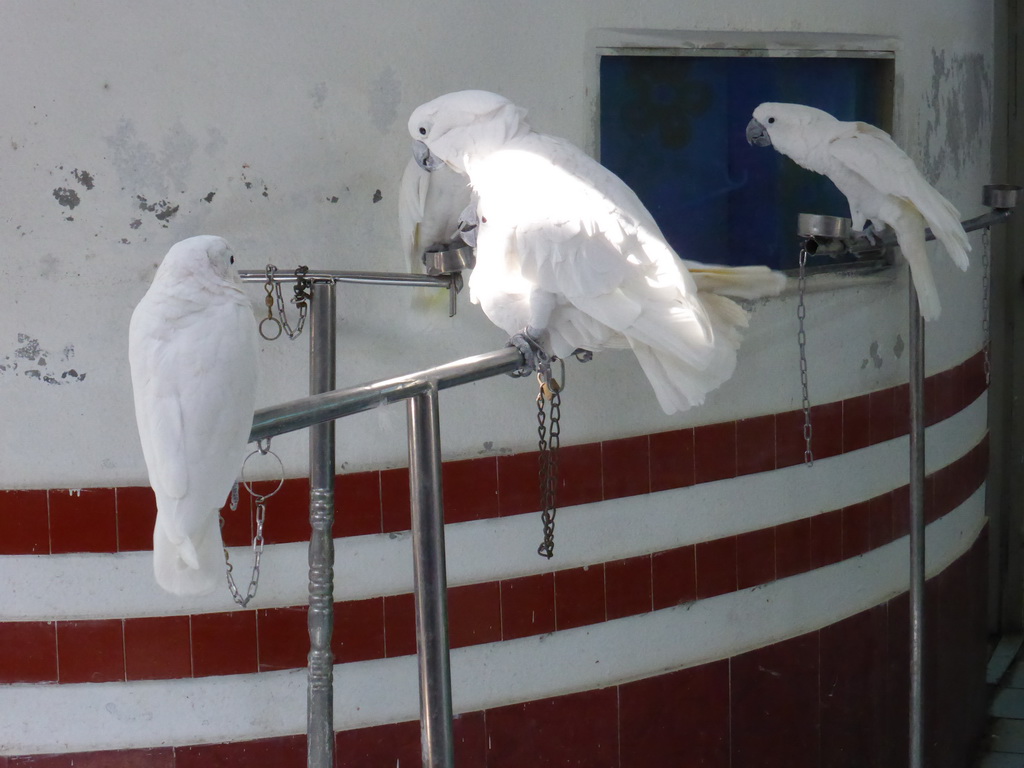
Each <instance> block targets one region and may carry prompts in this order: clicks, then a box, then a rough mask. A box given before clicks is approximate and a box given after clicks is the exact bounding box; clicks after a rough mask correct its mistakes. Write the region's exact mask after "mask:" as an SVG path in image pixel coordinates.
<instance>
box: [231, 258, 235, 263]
mask: <svg viewBox="0 0 1024 768" xmlns="http://www.w3.org/2000/svg"><path fill="white" fill-rule="evenodd" d="M231 263H232V264H234V263H235V257H234V256H232V257H231Z"/></svg>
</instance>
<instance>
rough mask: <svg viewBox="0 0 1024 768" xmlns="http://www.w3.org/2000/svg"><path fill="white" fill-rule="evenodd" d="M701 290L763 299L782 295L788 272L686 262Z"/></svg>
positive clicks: (759, 267)
mask: <svg viewBox="0 0 1024 768" xmlns="http://www.w3.org/2000/svg"><path fill="white" fill-rule="evenodd" d="M684 265H685V266H686V269H687V270H688V271H689V273H690V275H691V276H692V277H693V281H694V282H695V283H696V284H697V290H698V291H700V292H701V293H717V294H719V295H721V296H733V297H735V298H737V299H761V298H764V297H766V296H778V295H779V294H780V293H781V292H782V289H783V288H785V287H786V276H785V275H784V274H782V273H781V272H775V271H773V270H771V269H769V268H768V267H763V266H747V267H725V266H719V265H716V264H701V263H699V262H696V261H687V262H684Z"/></svg>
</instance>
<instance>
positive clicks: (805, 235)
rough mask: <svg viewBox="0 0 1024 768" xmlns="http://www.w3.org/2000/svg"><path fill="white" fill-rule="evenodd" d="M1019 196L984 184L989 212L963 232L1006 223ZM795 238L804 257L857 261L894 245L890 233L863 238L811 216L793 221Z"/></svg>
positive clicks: (848, 227)
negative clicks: (795, 232) (844, 258)
mask: <svg viewBox="0 0 1024 768" xmlns="http://www.w3.org/2000/svg"><path fill="white" fill-rule="evenodd" d="M1020 192H1021V188H1020V187H1018V186H1014V185H1012V184H987V185H985V186H984V187H982V193H981V202H982V204H983V205H985V206H987V207H988V208H991V209H992V210H991V211H989V212H988V213H984V214H981V215H980V216H975V217H974V218H973V219H967V220H966V221H963V222H961V224H962V225H963V228H964V231H965V232H973V231H975V230H977V229H984V228H986V227H990V226H992V225H993V224H998V223H1000V222H1003V221H1006V219H1008V218H1009V217H1010V215H1011V214H1012V213H1013V209H1014V208H1015V207H1016V205H1017V202H1018V199H1019V197H1020ZM797 235H799V237H800V238H801V239H802V240H803V241H804V242H803V247H804V248H805V249H806V251H807V253H809V254H811V255H817V254H820V255H827V256H831V257H832V258H839V257H841V256H844V255H846V254H850V255H851V256H855V257H856V258H858V259H862V258H865V257H867V256H879V255H887V256H888V255H890V254H891V253H892V249H893V248H894V247H895V246H896V244H897V243H896V235H895V234H894V233H893V232H892V230H891V229H887V230H886V231H885V232H883V233H874V234H873V235H865V234H864V233H863V232H858V231H856V230H854V229H853V225H852V223H851V221H850V220H849V219H847V218H843V217H840V216H824V215H821V214H814V213H801V214H800V215H799V216H798V217H797ZM925 238H926V239H928V240H934V239H935V235H933V234H932V231H931V230H930V229H927V230H925ZM891 260H892V259H891V257H890V261H891Z"/></svg>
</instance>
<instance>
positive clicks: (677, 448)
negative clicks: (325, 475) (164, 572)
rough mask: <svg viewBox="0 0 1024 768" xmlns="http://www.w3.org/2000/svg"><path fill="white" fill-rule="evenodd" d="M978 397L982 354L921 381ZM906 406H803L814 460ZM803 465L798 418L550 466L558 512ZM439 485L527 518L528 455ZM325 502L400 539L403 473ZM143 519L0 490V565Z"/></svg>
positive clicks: (241, 523)
mask: <svg viewBox="0 0 1024 768" xmlns="http://www.w3.org/2000/svg"><path fill="white" fill-rule="evenodd" d="M985 388H986V383H985V376H984V368H983V355H982V352H978V353H977V354H975V355H973V356H972V357H970V358H968V359H967V360H965V361H964V362H963V363H961V364H960V365H957V366H955V367H953V368H950V369H948V370H946V371H942V372H940V373H937V374H934V375H932V376H929V377H928V378H927V379H926V382H925V405H926V414H925V415H926V419H925V420H926V424H927V425H931V424H934V423H937V422H939V421H943V420H945V419H947V418H949V417H950V416H952V415H953V414H955V413H957V412H959V411H960V410H962V409H963V408H964V407H965V406H966V405H968V404H969V403H972V402H974V400H976V399H977V398H978V397H980V396H981V394H982V393H983V392H984V391H985ZM908 403H909V390H908V387H907V385H905V384H904V385H901V386H897V387H890V388H887V389H882V390H878V391H876V392H871V393H869V394H866V395H860V396H858V397H853V398H850V399H847V400H842V401H836V402H833V403H825V404H823V405H817V406H814V407H813V409H812V417H813V421H814V446H813V447H814V455H815V457H816V458H827V457H830V456H836V455H839V454H842V453H846V452H849V451H854V450H858V449H860V448H865V447H868V446H870V445H874V444H877V443H880V442H884V441H886V440H891V439H893V438H897V437H901V436H903V435H905V434H907V431H908V418H907V412H908ZM803 455H804V442H803V412H802V411H799V410H796V411H787V412H785V413H777V414H768V415H765V416H757V417H753V418H749V419H740V420H738V421H730V422H722V423H718V424H708V425H704V426H700V427H693V428H686V429H679V430H673V431H670V432H659V433H655V434H651V435H639V436H636V437H627V438H621V439H615V440H605V441H602V442H597V443H587V444H583V445H574V446H566V447H563V448H562V450H561V456H560V488H559V505H560V506H572V505H575V504H583V503H588V502H595V501H602V500H607V499H615V498H621V497H624V496H633V495H639V494H645V493H650V492H654V491H662V490H668V489H671V488H682V487H686V486H690V485H694V484H698V483H704V482H710V481H714V480H722V479H728V478H731V477H737V476H741V475H747V474H753V473H757V472H765V471H770V470H773V469H777V468H782V467H788V466H793V465H795V464H800V463H801V462H802V461H803ZM443 477H444V503H445V519H446V521H447V522H451V523H458V522H465V521H469V520H480V519H487V518H494V517H501V516H506V515H516V514H523V513H528V512H535V511H536V510H537V509H538V490H537V453H536V452H528V453H520V454H514V455H500V456H486V457H481V458H474V459H465V460H461V461H448V462H445V463H444V466H443ZM257 485H259V484H257ZM308 494H309V481H308V480H307V479H306V478H294V479H289V480H287V481H286V482H285V483H284V486H283V487H282V489H281V491H280V492H279V493H278V494H277V495H276V496H274V497H273V499H272V501H271V502H270V507H269V512H268V521H267V526H266V529H265V538H266V541H267V543H268V544H274V543H284V542H296V541H305V540H307V539H308V537H309V523H308ZM336 498H337V504H338V510H337V516H336V522H335V528H334V535H335V536H336V537H343V536H357V535H363V534H374V533H393V532H397V531H404V530H408V529H409V526H410V523H409V480H408V472H407V470H405V469H387V470H379V471H377V470H374V471H369V472H359V473H353V474H347V475H339V476H338V479H337V494H336ZM243 499H244V494H243ZM246 510H247V505H246V504H245V503H243V505H242V507H241V508H240V510H239V511H238V512H234V513H232V512H230V511H229V510H226V509H225V510H224V517H225V527H224V538H225V543H226V544H227V545H228V546H246V545H248V544H249V543H250V542H251V538H252V526H251V520H250V516H249V515H247V513H246ZM155 517H156V507H155V503H154V500H153V494H152V491H151V490H150V489H149V487H148V486H141V487H122V488H88V489H82V490H80V491H68V490H63V489H41V490H24V491H0V555H21V554H62V553H70V552H101V553H110V552H127V551H138V550H148V549H152V531H153V522H154V520H155Z"/></svg>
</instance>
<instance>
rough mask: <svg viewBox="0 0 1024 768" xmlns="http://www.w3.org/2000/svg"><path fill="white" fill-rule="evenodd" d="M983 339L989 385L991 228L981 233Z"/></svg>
mask: <svg viewBox="0 0 1024 768" xmlns="http://www.w3.org/2000/svg"><path fill="white" fill-rule="evenodd" d="M981 243H982V249H981V337H982V349H983V350H984V352H983V354H984V359H985V363H984V365H985V384H986V385H988V384H989V383H990V382H991V379H992V365H991V362H990V361H989V346H990V344H991V341H992V331H991V328H989V300H990V298H991V291H992V285H991V281H990V277H991V262H990V258H989V247H990V245H989V227H985V229H984V230H982V233H981Z"/></svg>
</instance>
